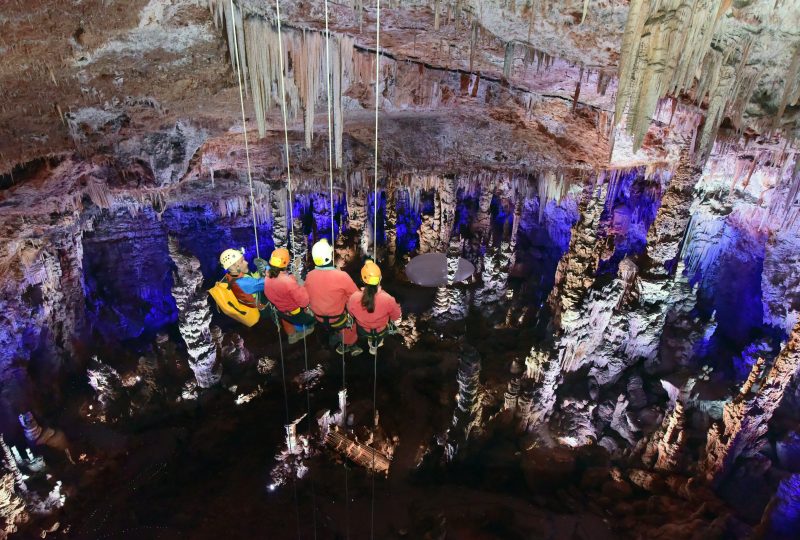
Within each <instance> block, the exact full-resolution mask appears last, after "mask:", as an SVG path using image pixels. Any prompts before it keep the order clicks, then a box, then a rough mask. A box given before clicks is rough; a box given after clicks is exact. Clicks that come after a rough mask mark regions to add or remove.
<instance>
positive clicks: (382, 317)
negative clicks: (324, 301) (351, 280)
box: [347, 259, 402, 354]
mask: <svg viewBox="0 0 800 540" xmlns="http://www.w3.org/2000/svg"><path fill="white" fill-rule="evenodd" d="M381 277H382V276H381V269H380V267H379V266H378V265H377V264H375V263H374V262H373V261H371V260H369V259H368V260H367V262H365V263H364V266H363V267H362V268H361V280H362V281H363V282H364V288H363V289H361V290H360V291H356V292H354V293H353V295H352V296H351V297H350V299H349V300H348V301H347V311H348V312H349V313H350V315H352V317H353V319H355V321H356V325H357V331H358V335H360V336H363V337H366V338H367V344H368V345H369V352H370V354H376V353H377V351H378V347H382V346H383V337H384V336H385V335H386V333H387V331H388V327H389V324H390V323H391V322H392V321H396V320H398V319H399V318H400V317H401V316H402V312H401V310H400V305H399V304H398V303H397V300H395V299H394V297H393V296H392V295H391V294H389V293H387V292H386V291H384V290H383V289H382V288H381V287H380V283H381Z"/></svg>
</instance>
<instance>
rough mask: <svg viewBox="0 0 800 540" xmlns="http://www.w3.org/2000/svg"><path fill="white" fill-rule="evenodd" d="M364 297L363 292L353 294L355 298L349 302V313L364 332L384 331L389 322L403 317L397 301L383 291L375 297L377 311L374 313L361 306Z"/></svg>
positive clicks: (351, 298) (380, 290)
mask: <svg viewBox="0 0 800 540" xmlns="http://www.w3.org/2000/svg"><path fill="white" fill-rule="evenodd" d="M363 295H364V292H363V291H357V292H355V293H353V296H351V297H350V300H348V301H347V311H349V312H350V315H352V316H353V318H354V319H355V320H356V323H357V324H358V326H360V327H361V328H363V329H364V330H383V329H384V328H386V325H387V324H389V321H394V320H397V319H399V318H400V317H401V316H402V312H401V311H400V305H399V304H398V303H397V300H395V299H394V297H393V296H392V295H391V294H389V293H387V292H385V291H384V290H383V289H378V292H377V294H376V295H375V311H373V312H372V313H370V312H369V311H367V310H366V309H365V308H364V306H362V305H361V297H362V296H363Z"/></svg>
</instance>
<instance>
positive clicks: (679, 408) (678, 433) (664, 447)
mask: <svg viewBox="0 0 800 540" xmlns="http://www.w3.org/2000/svg"><path fill="white" fill-rule="evenodd" d="M685 443H686V432H685V430H684V413H683V405H681V402H680V401H678V402H676V403H675V406H674V407H673V409H672V411H671V412H670V413H669V414H668V415H667V416H666V417H665V418H664V423H663V425H662V426H661V430H659V431H657V432H656V433H655V434H654V435H653V437H652V438H651V439H650V441H649V442H648V443H647V447H646V449H645V451H644V455H643V456H642V461H643V462H644V464H645V465H646V466H648V467H652V468H653V469H656V470H659V471H665V472H677V471H678V470H679V468H680V466H681V464H682V459H683V458H684V456H683V451H684V445H685Z"/></svg>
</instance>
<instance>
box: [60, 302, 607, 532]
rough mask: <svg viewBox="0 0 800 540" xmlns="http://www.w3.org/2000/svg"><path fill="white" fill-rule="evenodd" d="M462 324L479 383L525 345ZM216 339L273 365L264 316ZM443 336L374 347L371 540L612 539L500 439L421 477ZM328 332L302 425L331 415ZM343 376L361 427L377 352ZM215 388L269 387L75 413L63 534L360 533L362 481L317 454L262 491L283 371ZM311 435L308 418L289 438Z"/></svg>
mask: <svg viewBox="0 0 800 540" xmlns="http://www.w3.org/2000/svg"><path fill="white" fill-rule="evenodd" d="M426 294H427V293H426V292H424V291H423V292H421V293H411V294H408V293H407V291H406V294H403V292H402V291H401V294H400V295H399V296H402V297H403V303H404V308H406V309H411V310H413V309H414V305H415V304H419V305H420V306H422V305H424V304H426V303H427V299H426V297H425V296H426ZM415 295H416V296H417V297H416V298H415ZM218 322H221V323H222V324H226V323H225V322H224V321H218ZM465 324H466V327H465V326H464V325H465ZM461 327H462V328H461V329H460V330H461V332H456V333H465V334H466V335H469V336H471V338H470V340H469V341H470V342H471V343H474V344H476V346H477V347H478V349H479V350H480V352H481V354H482V358H483V376H482V378H487V379H489V380H490V381H491V380H492V379H497V380H503V379H504V378H506V377H507V375H504V373H507V370H508V365H509V363H510V360H509V358H511V357H512V356H513V355H514V354H515V353H516V348H517V347H519V348H520V349H521V350H523V349H524V346H523V345H522V343H530V339H529V337H527V336H526V337H525V339H518V338H519V335H518V334H519V331H518V330H510V329H495V328H493V327H491V326H489V325H488V324H487V322H486V321H484V320H483V318H482V317H481V316H480V315H478V314H475V313H473V314H471V315H470V317H469V318H468V319H467V321H466V323H463V322H462V323H461ZM225 330H226V331H237V332H239V333H240V334H241V335H242V337H243V338H244V340H245V342H246V344H247V347H248V349H249V350H250V352H251V353H252V354H253V356H254V358H259V357H262V356H268V357H270V358H272V359H274V360H276V361H277V360H278V359H279V350H278V346H277V337H276V335H275V331H274V326H272V324H271V323H269V322H268V321H261V322H260V323H259V324H258V325H256V326H255V327H254V328H252V329H244V328H240V327H236V326H234V325H232V324H226V328H225ZM465 330H466V332H464V331H465ZM446 334H447V330H444V331H443V332H442V334H440V335H437V334H436V333H433V332H430V331H428V332H425V334H424V335H422V337H421V340H420V341H419V342H418V343H417V344H416V345H415V346H414V347H413V348H412V349H410V350H408V349H406V348H405V347H403V345H402V341H401V339H400V337H399V336H394V337H391V338H388V339H387V342H386V346H384V347H383V348H381V349H380V350H379V354H378V380H377V392H378V393H377V402H378V410H379V413H380V422H381V426H382V427H383V429H384V430H385V432H386V433H387V434H388V435H389V436H393V435H397V436H398V437H399V440H400V444H399V446H398V447H397V449H396V452H395V455H394V459H393V463H392V468H391V470H390V474H389V476H388V478H384V477H382V476H379V477H376V478H375V482H374V489H375V497H374V513H375V517H374V527H375V529H374V537H375V538H444V537H445V535H446V536H447V538H532V537H535V538H539V537H542V538H586V539H589V538H591V539H604V538H619V537H620V536H619V534H614V533H612V531H611V528H610V526H609V525H608V524H607V523H606V522H605V521H604V519H603V517H601V516H600V515H598V514H599V513H598V512H597V508H596V507H595V508H594V510H595V512H594V513H592V512H590V511H589V510H588V509H587V506H586V505H584V504H581V503H578V505H577V506H576V501H575V498H574V497H570V498H569V500H570V503H569V504H568V505H567V507H566V508H565V507H564V503H563V500H562V499H561V497H562V496H564V494H563V492H561V493H559V494H558V496H557V495H556V494H555V492H554V491H553V492H548V490H547V489H545V490H544V491H542V490H536V489H534V490H531V489H529V486H527V485H525V483H524V482H523V481H522V480H521V476H522V475H521V472H520V470H519V460H518V456H519V453H520V451H521V450H522V448H521V447H518V446H516V445H518V444H521V443H517V442H513V443H512V444H511V445H509V442H508V440H504V441H503V442H502V443H500V444H499V445H498V446H497V447H496V448H495V447H493V446H492V445H493V443H492V442H489V443H487V444H484V445H482V448H481V450H480V451H479V452H478V453H477V454H476V455H473V456H471V459H469V460H467V461H465V462H464V463H461V464H460V465H459V466H457V467H453V468H447V467H442V466H434V467H430V466H425V467H416V464H417V463H418V461H419V458H420V455H421V453H422V450H421V447H422V448H428V449H430V450H431V451H432V452H433V453H434V454H435V452H436V451H437V448H436V445H435V442H434V441H435V436H436V435H437V434H440V433H442V432H443V431H444V430H446V428H447V426H448V425H449V424H450V422H451V420H452V414H453V410H454V407H455V394H456V390H457V387H456V371H457V366H458V349H459V346H458V341H457V340H456V339H454V338H450V337H447V335H446ZM442 335H444V338H443V339H442V338H441V336H442ZM323 337H324V335H323V334H322V332H321V331H319V330H318V331H316V332H315V333H314V334H313V335H312V336H310V337H309V338H308V342H307V343H308V362H309V367H313V366H315V365H317V364H321V365H322V366H323V367H324V368H325V376H324V377H323V378H322V380H321V382H320V384H319V385H318V386H317V387H315V388H314V389H313V390H312V392H311V393H310V395H309V398H310V402H311V411H312V415H316V413H317V412H320V411H322V410H325V409H329V408H330V409H336V408H337V407H336V404H337V392H338V390H339V389H340V386H341V380H342V366H341V357H340V356H338V355H335V354H333V353H332V352H330V351H329V350H327V348H326V347H323V346H322V342H323V341H325V340H324V339H323ZM518 342H519V343H518ZM284 350H285V352H286V359H285V366H286V381H287V386H288V388H289V402H288V407H289V412H290V416H291V418H292V419H295V418H297V417H299V416H300V415H301V414H303V413H305V412H306V396H305V393H304V392H302V391H300V390H299V389H298V387H297V385H296V384H295V383H294V382H293V381H292V379H293V377H295V376H296V375H297V374H299V373H300V372H301V371H302V368H303V364H304V358H303V352H302V351H303V348H302V345H301V344H300V343H298V344H296V345H294V346H287V344H286V341H285V339H284ZM346 369H347V380H348V384H347V387H348V394H349V403H350V409H349V410H350V411H351V412H353V413H354V414H355V415H356V422H355V423H356V425H363V424H364V423H365V422H366V419H367V418H369V416H371V408H372V399H371V397H372V382H373V380H372V374H373V357H372V356H371V355H369V354H368V353H366V352H365V353H364V354H362V355H361V356H359V357H356V358H350V357H348V358H347V365H346ZM225 377H226V378H225V379H223V383H224V384H223V386H230V385H231V384H237V385H238V386H239V388H238V390H237V393H241V392H246V391H248V390H249V389H252V388H254V387H255V386H256V385H257V384H258V383H259V382H260V383H262V384H263V383H264V381H265V379H266V385H265V387H266V390H265V392H264V393H263V394H262V395H261V396H258V397H256V398H255V399H253V400H252V401H250V402H249V403H246V404H243V405H240V406H239V405H236V404H235V402H234V397H235V395H236V394H232V393H231V392H229V391H228V390H226V389H225V388H222V387H219V388H215V389H212V390H208V391H205V392H203V393H202V394H201V396H200V398H199V399H198V400H197V401H193V402H192V401H190V402H185V403H184V404H180V405H177V406H176V405H172V406H167V407H165V408H164V409H159V410H158V411H157V412H153V413H150V414H149V415H145V416H141V417H138V418H136V419H135V420H132V421H130V422H128V423H126V424H125V425H122V424H116V425H114V426H113V427H112V426H107V425H104V424H87V423H85V422H83V421H81V420H80V419H78V418H74V419H73V421H72V422H73V423H72V425H66V424H65V427H66V428H67V429H68V430H69V432H70V433H72V434H73V439H76V440H77V441H78V444H79V445H80V444H83V445H84V449H85V451H86V453H87V454H89V455H92V456H95V457H92V458H90V460H89V461H86V462H83V463H79V464H78V465H77V466H75V467H74V468H69V467H68V466H66V465H62V466H63V467H64V468H63V470H59V471H58V472H57V473H56V474H57V475H61V476H60V477H62V478H63V479H64V482H65V487H66V491H67V493H68V498H67V504H66V506H65V508H64V509H63V511H62V514H61V516H60V521H61V526H62V530H63V528H64V527H69V529H68V530H69V536H70V537H74V538H87V539H88V538H193V539H201V538H252V537H254V536H255V537H260V538H295V537H300V538H315V537H316V538H370V521H371V520H370V514H371V509H372V501H373V499H372V477H371V476H370V475H369V474H368V473H367V471H365V470H364V469H362V468H359V467H357V466H355V465H347V466H345V465H344V464H343V463H342V462H341V461H339V460H338V459H337V457H336V456H334V455H333V454H331V453H330V452H328V451H327V450H324V449H323V450H322V451H321V452H320V453H319V454H318V455H316V456H315V457H314V458H312V459H311V460H310V461H309V462H307V463H308V464H309V466H310V469H311V472H310V475H308V476H306V477H305V478H303V479H301V480H298V481H297V483H296V484H295V485H292V484H291V483H288V484H287V485H284V486H280V487H279V488H278V489H276V490H275V491H274V492H272V491H270V490H269V489H268V488H267V486H268V484H269V483H270V477H269V472H270V470H271V469H272V468H273V466H274V465H275V463H276V461H275V458H274V456H275V454H276V453H278V452H279V450H280V448H281V447H282V445H283V435H284V428H283V425H284V420H285V410H284V400H283V392H282V384H281V378H280V364H278V365H276V368H275V370H274V371H273V373H272V374H271V375H268V376H263V375H259V374H258V373H257V372H256V370H255V367H254V366H250V367H249V368H248V369H245V370H242V371H241V372H239V373H231V374H229V375H226V376H225ZM64 421H65V422H66V420H64ZM123 430H124V433H123ZM306 431H307V425H306V424H305V420H303V421H302V422H301V423H300V425H299V426H298V432H299V433H301V434H302V433H305V432H306ZM439 450H440V449H439ZM484 452H485V454H484ZM481 456H485V458H486V459H483V458H482V457H481ZM489 456H491V459H489ZM59 468H60V467H59ZM295 490H296V495H295ZM345 491H347V493H348V494H349V497H346V496H345ZM295 497H296V498H295ZM348 499H349V501H348ZM314 508H315V509H316V512H313V510H312V509H314ZM314 521H316V527H314Z"/></svg>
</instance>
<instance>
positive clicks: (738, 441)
mask: <svg viewBox="0 0 800 540" xmlns="http://www.w3.org/2000/svg"><path fill="white" fill-rule="evenodd" d="M763 367H764V363H763V362H756V363H755V364H754V365H753V370H752V372H751V375H750V377H748V379H747V381H745V383H744V385H743V386H742V388H741V390H740V392H739V394H738V395H737V396H736V397H735V398H734V400H733V401H731V402H729V403H726V404H725V407H724V411H723V417H722V420H723V422H722V425H719V424H714V425H713V426H712V427H711V429H709V431H708V437H707V442H706V449H705V456H704V457H703V460H702V461H701V463H700V472H701V474H702V476H703V478H705V479H706V480H707V481H708V482H711V483H712V484H718V483H719V482H721V481H722V480H723V479H724V478H725V477H726V476H727V475H728V474H729V473H730V472H731V470H732V468H733V466H734V464H735V463H736V460H737V459H738V458H740V457H750V456H753V455H755V454H756V453H758V451H759V450H760V449H761V448H762V447H763V445H764V444H765V443H766V441H765V439H764V436H765V435H766V433H767V428H768V423H769V421H770V419H771V418H772V415H773V413H774V412H775V410H776V409H777V408H778V406H779V405H780V404H781V400H782V399H783V394H784V391H785V390H786V387H787V386H788V384H789V383H790V381H791V379H792V377H793V376H794V375H795V374H796V373H797V371H798V367H800V324H798V325H796V326H795V328H794V330H793V331H792V334H791V336H790V337H789V341H788V342H787V343H786V345H785V346H784V348H783V350H781V352H780V354H778V357H777V358H776V359H775V361H774V362H773V363H772V365H771V366H768V367H767V369H766V371H765V372H763V373H762V369H763ZM756 382H758V387H757V388H756V389H754V387H755V384H756Z"/></svg>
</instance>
